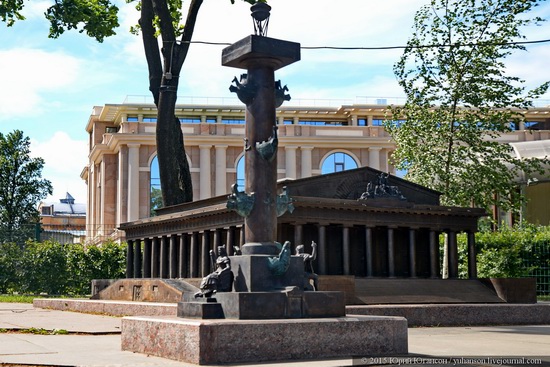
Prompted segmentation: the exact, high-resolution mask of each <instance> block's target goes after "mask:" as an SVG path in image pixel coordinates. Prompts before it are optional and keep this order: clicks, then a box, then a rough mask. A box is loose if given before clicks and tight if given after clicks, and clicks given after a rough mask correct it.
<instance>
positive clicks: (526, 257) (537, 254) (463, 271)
mask: <svg viewBox="0 0 550 367" xmlns="http://www.w3.org/2000/svg"><path fill="white" fill-rule="evenodd" d="M467 248H468V245H467V238H466V235H461V236H458V250H459V276H460V277H461V278H467V274H468V269H467V256H468V254H467ZM476 249H477V269H478V276H479V277H480V278H517V277H520V278H521V277H529V276H532V274H533V273H534V271H535V270H537V269H539V268H541V267H546V268H548V267H550V263H549V261H550V257H548V256H549V255H548V254H549V249H550V227H543V226H534V225H529V224H524V225H522V226H515V227H512V228H510V227H507V226H502V228H500V229H499V230H498V231H496V232H491V231H483V232H478V233H476ZM545 249H546V250H545Z"/></svg>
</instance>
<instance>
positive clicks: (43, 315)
mask: <svg viewBox="0 0 550 367" xmlns="http://www.w3.org/2000/svg"><path fill="white" fill-rule="evenodd" d="M120 324H121V319H120V318H118V317H111V316H102V315H90V314H83V313H76V312H67V311H54V310H47V309H40V308H34V307H33V305H31V304H22V303H0V365H2V366H90V367H92V366H97V367H99V366H102V367H115V366H116V367H119V366H120V367H126V366H128V367H130V366H132V367H133V366H136V367H141V366H143V367H157V366H168V367H170V366H174V367H176V366H181V367H184V366H185V367H188V366H196V365H192V364H188V363H183V362H177V361H172V360H168V359H164V358H159V357H152V356H147V355H143V354H138V353H132V352H126V351H122V350H121V348H120V343H121V340H120ZM42 329H43V330H42ZM41 330H42V331H43V332H48V334H47V335H38V334H36V332H39V331H41ZM28 331H34V332H35V333H29V332H28ZM408 332H409V335H408V338H409V355H408V356H405V357H365V358H363V359H361V358H356V359H351V358H349V359H336V360H316V361H305V362H304V361H300V362H298V361H296V362H286V363H282V362H278V363H263V364H247V365H246V366H248V367H254V366H263V367H266V366H280V365H282V364H284V365H285V366H288V367H313V366H315V367H317V366H319V367H333V366H350V365H371V366H373V365H386V366H392V365H399V364H401V365H404V364H410V365H431V366H490V365H499V366H500V365H502V366H506V365H508V366H510V365H514V366H519V365H536V366H550V325H536V326H491V327H488V326H486V327H434V328H409V330H408ZM52 334H54V335H52ZM233 366H236V365H233Z"/></svg>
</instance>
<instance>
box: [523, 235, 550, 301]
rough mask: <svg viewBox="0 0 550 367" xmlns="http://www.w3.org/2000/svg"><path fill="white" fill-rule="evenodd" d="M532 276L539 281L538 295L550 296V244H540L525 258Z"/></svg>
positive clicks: (524, 261) (525, 255)
mask: <svg viewBox="0 0 550 367" xmlns="http://www.w3.org/2000/svg"><path fill="white" fill-rule="evenodd" d="M523 258H524V260H523V263H524V266H525V267H526V268H527V269H532V270H531V271H530V276H532V277H534V278H536V279H537V295H538V296H550V243H538V244H536V245H534V246H533V248H532V249H531V251H529V252H527V253H525V254H524V256H523Z"/></svg>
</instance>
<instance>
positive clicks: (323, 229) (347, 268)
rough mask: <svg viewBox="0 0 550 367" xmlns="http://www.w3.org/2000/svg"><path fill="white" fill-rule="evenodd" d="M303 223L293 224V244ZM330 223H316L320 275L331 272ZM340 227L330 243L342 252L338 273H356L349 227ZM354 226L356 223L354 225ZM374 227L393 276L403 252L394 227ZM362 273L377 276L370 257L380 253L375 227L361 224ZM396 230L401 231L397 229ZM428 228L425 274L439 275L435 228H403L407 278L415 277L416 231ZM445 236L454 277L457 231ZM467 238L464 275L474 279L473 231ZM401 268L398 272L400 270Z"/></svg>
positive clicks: (299, 239)
mask: <svg viewBox="0 0 550 367" xmlns="http://www.w3.org/2000/svg"><path fill="white" fill-rule="evenodd" d="M303 226H304V225H303V224H295V225H294V244H296V245H298V244H302V243H303V242H304V229H303ZM329 226H331V227H333V226H332V225H327V224H317V228H318V229H317V233H316V235H317V244H318V249H317V250H318V254H317V272H318V273H319V274H321V275H332V274H329V271H328V266H327V264H328V256H329V248H328V244H327V228H328V227H329ZM338 227H340V230H341V240H340V241H338V242H337V243H335V244H331V246H334V245H336V246H341V253H342V264H341V265H342V266H341V268H342V274H343V275H356V274H352V269H351V268H352V267H351V262H352V258H353V256H356V254H354V253H353V251H352V240H351V238H350V228H351V227H349V226H338ZM355 228H357V226H355ZM376 229H378V230H385V231H386V236H385V238H386V240H387V246H386V247H385V254H384V257H385V258H387V262H386V264H385V265H386V266H387V276H388V277H390V278H392V277H397V275H398V269H397V266H398V265H397V263H398V261H397V258H398V257H402V256H403V253H399V252H397V251H396V247H397V246H396V234H395V232H396V230H398V227H391V226H390V227H376ZM362 230H363V231H364V255H365V263H364V267H365V269H364V273H365V274H366V276H367V277H374V276H377V275H376V274H375V265H374V260H375V259H376V258H377V256H380V254H379V253H377V251H380V248H375V246H374V239H373V231H374V230H375V227H369V226H364V227H363V229H362ZM400 230H403V229H402V228H400ZM420 230H423V231H428V233H429V235H428V243H427V244H425V245H426V247H427V248H428V259H425V260H426V261H425V262H427V264H428V267H429V277H430V278H439V277H441V275H440V255H439V234H440V232H439V231H436V230H429V229H419V228H408V229H406V231H407V235H408V237H407V243H406V246H407V247H408V251H407V252H406V256H408V259H407V266H408V268H407V269H399V270H405V272H406V273H408V276H409V277H410V278H416V277H418V276H419V274H418V268H419V259H418V256H420V255H418V253H419V252H418V247H419V244H418V243H417V241H418V239H417V233H418V232H419V231H420ZM445 233H447V236H448V241H447V246H448V254H449V257H448V269H449V278H458V266H459V262H458V247H457V232H455V231H450V230H449V231H446V232H445ZM467 241H468V277H469V278H471V279H474V278H477V265H476V250H475V234H474V233H473V232H467ZM402 272H403V271H401V273H402Z"/></svg>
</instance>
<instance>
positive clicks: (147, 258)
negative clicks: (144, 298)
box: [126, 226, 244, 279]
mask: <svg viewBox="0 0 550 367" xmlns="http://www.w3.org/2000/svg"><path fill="white" fill-rule="evenodd" d="M243 242H244V233H243V230H242V227H240V226H239V227H237V226H232V227H229V228H225V229H215V230H206V231H200V232H191V233H181V234H170V235H163V236H158V237H146V238H143V239H134V240H128V246H127V256H126V277H127V278H165V279H174V278H199V277H200V278H202V277H205V276H206V275H208V274H209V273H211V272H212V271H213V269H212V267H211V264H210V250H213V251H214V252H216V253H217V248H218V246H221V245H223V244H227V245H226V250H227V253H228V254H229V255H233V254H234V246H237V247H241V246H242V245H243Z"/></svg>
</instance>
